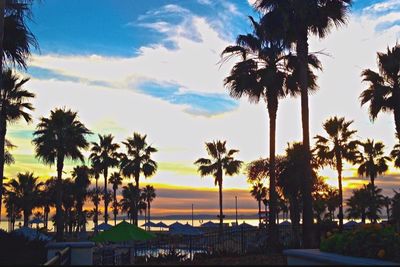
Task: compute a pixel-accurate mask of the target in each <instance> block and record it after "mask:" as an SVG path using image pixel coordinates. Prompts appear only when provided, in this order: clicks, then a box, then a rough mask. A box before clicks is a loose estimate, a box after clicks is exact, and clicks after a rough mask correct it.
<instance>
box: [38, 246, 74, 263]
mask: <svg viewBox="0 0 400 267" xmlns="http://www.w3.org/2000/svg"><path fill="white" fill-rule="evenodd" d="M43 265H44V266H53V265H71V248H70V247H66V248H64V249H63V250H59V251H57V252H56V255H55V256H54V257H53V258H51V259H50V260H48V261H47V262H46V263H44V264H43Z"/></svg>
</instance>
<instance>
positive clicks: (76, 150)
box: [32, 109, 91, 241]
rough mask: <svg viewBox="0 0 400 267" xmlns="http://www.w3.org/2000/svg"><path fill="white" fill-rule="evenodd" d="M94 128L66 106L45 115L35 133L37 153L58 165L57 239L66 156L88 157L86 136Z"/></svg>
mask: <svg viewBox="0 0 400 267" xmlns="http://www.w3.org/2000/svg"><path fill="white" fill-rule="evenodd" d="M88 134H91V132H90V131H89V130H88V129H87V128H86V127H85V125H83V124H82V123H81V122H80V121H79V120H78V117H77V113H76V112H72V111H71V110H65V109H55V110H53V111H51V113H50V117H49V118H44V117H42V118H41V119H40V122H39V124H38V125H37V127H36V131H35V132H34V133H33V135H34V139H33V141H32V142H33V144H34V145H35V153H36V157H38V158H39V159H41V160H42V161H43V162H44V163H45V164H49V165H52V164H56V166H57V185H56V192H57V200H56V224H57V234H56V239H57V241H61V240H62V239H63V221H62V220H63V214H62V207H61V204H62V187H61V186H62V184H61V183H62V172H63V168H64V160H65V159H66V158H70V159H72V160H77V159H80V160H81V161H82V162H83V161H84V157H83V155H82V153H81V151H80V150H81V149H86V148H87V147H88V146H89V143H88V142H87V141H86V138H85V136H86V135H88Z"/></svg>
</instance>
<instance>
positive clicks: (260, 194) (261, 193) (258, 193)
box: [250, 182, 267, 201]
mask: <svg viewBox="0 0 400 267" xmlns="http://www.w3.org/2000/svg"><path fill="white" fill-rule="evenodd" d="M250 194H251V196H252V197H254V198H255V199H256V200H257V201H262V200H263V199H264V198H266V197H267V188H266V187H265V186H264V185H263V184H262V183H260V182H258V183H256V184H253V186H252V187H251V190H250Z"/></svg>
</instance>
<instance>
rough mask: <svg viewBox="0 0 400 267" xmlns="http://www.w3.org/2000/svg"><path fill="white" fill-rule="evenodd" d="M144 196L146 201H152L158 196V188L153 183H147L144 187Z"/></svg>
mask: <svg viewBox="0 0 400 267" xmlns="http://www.w3.org/2000/svg"><path fill="white" fill-rule="evenodd" d="M142 198H143V200H144V201H146V202H148V203H149V202H152V201H153V200H154V199H155V198H156V190H155V189H154V187H153V186H152V185H146V186H145V187H144V188H143V189H142Z"/></svg>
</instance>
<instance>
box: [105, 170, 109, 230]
mask: <svg viewBox="0 0 400 267" xmlns="http://www.w3.org/2000/svg"><path fill="white" fill-rule="evenodd" d="M107 176H108V169H107V168H105V169H104V222H105V223H107V222H108V196H107V194H108V192H107Z"/></svg>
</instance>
